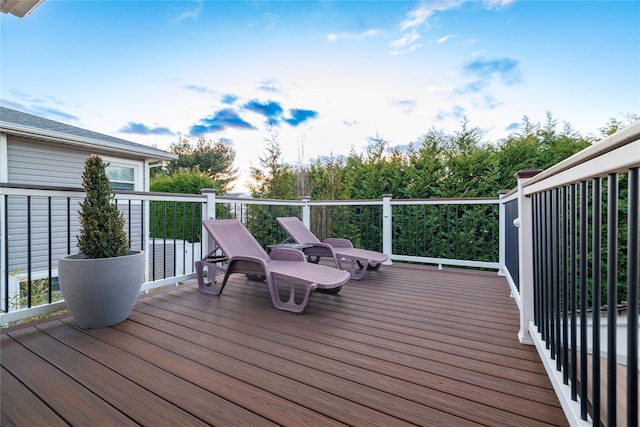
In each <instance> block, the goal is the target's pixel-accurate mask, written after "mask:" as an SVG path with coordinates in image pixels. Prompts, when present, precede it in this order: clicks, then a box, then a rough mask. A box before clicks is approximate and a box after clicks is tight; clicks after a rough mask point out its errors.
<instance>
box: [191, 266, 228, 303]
mask: <svg viewBox="0 0 640 427" xmlns="http://www.w3.org/2000/svg"><path fill="white" fill-rule="evenodd" d="M194 264H195V267H196V276H197V277H198V288H199V289H200V292H202V293H205V294H212V295H220V293H221V292H222V289H224V286H225V285H226V284H227V280H226V279H227V277H226V276H225V280H223V282H222V285H220V286H219V287H216V278H215V269H216V268H219V267H217V266H216V265H214V264H209V263H206V262H204V261H196V262H195V263H194ZM205 266H207V267H209V274H211V271H213V272H214V274H213V277H212V278H211V282H205V280H204V267H205Z"/></svg>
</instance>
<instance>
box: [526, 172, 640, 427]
mask: <svg viewBox="0 0 640 427" xmlns="http://www.w3.org/2000/svg"><path fill="white" fill-rule="evenodd" d="M638 188H639V183H638V168H631V169H630V170H629V171H628V173H622V174H619V173H610V174H609V175H608V177H607V179H606V181H604V180H603V179H601V178H600V177H594V178H593V179H591V180H583V181H581V182H579V183H571V184H569V185H566V186H562V187H560V188H553V189H550V190H546V191H542V192H539V193H536V194H534V195H533V196H532V209H533V215H532V216H533V227H534V229H533V240H534V242H533V244H534V260H533V262H534V295H535V318H534V322H535V325H536V326H537V330H538V332H539V333H540V334H541V336H542V339H543V340H544V341H545V343H546V348H547V349H548V350H549V351H550V354H551V358H552V359H554V360H555V361H556V369H557V370H558V371H562V372H563V381H564V384H566V385H568V386H570V387H571V397H572V399H573V400H576V401H577V400H578V398H579V399H580V416H581V418H582V419H583V420H587V419H588V417H591V418H592V419H593V420H594V424H599V423H600V422H602V423H603V424H604V425H608V426H614V425H618V422H619V420H620V419H626V425H629V426H636V425H637V420H638V415H637V412H638V391H637V390H638V364H637V360H638V306H639V302H638V286H639V285H638V264H639V259H638V228H639V226H638V217H639V216H640V206H639V203H638V193H639V190H638ZM621 316H624V318H625V320H626V336H623V337H619V336H618V331H617V327H618V323H619V322H618V321H619V319H620V317H621ZM603 321H606V329H604V328H603ZM618 339H625V340H626V342H627V349H626V350H627V355H626V360H619V359H618V357H617V354H618V345H617V340H618ZM604 362H606V368H604V369H603V368H601V365H602V363H604ZM620 365H626V374H625V376H626V378H624V379H618V378H617V375H618V372H619V370H620ZM620 380H623V382H626V384H627V387H626V396H622V397H623V398H624V399H625V400H626V405H625V406H626V414H624V417H619V416H618V415H619V414H617V411H618V405H617V403H616V400H617V393H618V390H619V388H618V385H619V383H620ZM604 396H606V399H605V397H604Z"/></svg>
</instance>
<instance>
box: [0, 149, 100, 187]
mask: <svg viewBox="0 0 640 427" xmlns="http://www.w3.org/2000/svg"><path fill="white" fill-rule="evenodd" d="M89 154H90V153H89V152H88V151H81V150H78V149H69V148H65V146H64V145H46V144H42V143H35V142H30V141H27V140H25V139H15V138H12V137H10V138H9V140H8V144H7V157H8V159H7V160H8V165H9V171H8V172H9V182H10V183H12V184H38V185H55V186H64V187H75V188H80V187H81V186H82V171H83V169H84V162H85V160H86V159H87V157H88V156H89Z"/></svg>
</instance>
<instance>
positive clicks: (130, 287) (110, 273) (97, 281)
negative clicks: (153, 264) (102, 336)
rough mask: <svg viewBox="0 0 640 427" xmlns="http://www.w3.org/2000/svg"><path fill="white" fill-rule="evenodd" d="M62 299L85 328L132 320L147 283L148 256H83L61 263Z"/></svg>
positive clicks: (59, 268) (131, 253)
mask: <svg viewBox="0 0 640 427" xmlns="http://www.w3.org/2000/svg"><path fill="white" fill-rule="evenodd" d="M58 281H59V283H60V290H61V291H62V296H63V297H64V300H65V302H66V304H67V307H68V308H69V311H70V312H71V314H72V315H73V318H74V319H75V320H76V322H77V323H78V326H80V327H81V328H102V327H105V326H111V325H115V324H116V323H120V322H122V321H123V320H125V319H126V318H127V317H129V314H130V313H131V310H132V309H133V306H134V305H135V303H136V300H137V298H138V294H139V293H140V286H141V285H142V282H143V281H144V252H141V251H131V252H129V253H128V254H127V255H124V256H121V257H114V258H97V259H88V258H85V257H84V255H82V254H76V255H69V256H66V257H64V258H62V259H60V260H59V261H58Z"/></svg>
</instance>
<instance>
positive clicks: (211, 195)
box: [200, 188, 216, 258]
mask: <svg viewBox="0 0 640 427" xmlns="http://www.w3.org/2000/svg"><path fill="white" fill-rule="evenodd" d="M200 192H201V193H202V194H204V195H205V196H207V201H206V202H205V205H204V209H202V220H205V219H216V190H215V188H203V189H202V190H200ZM200 227H201V229H200V236H202V238H201V240H202V254H201V255H202V257H203V258H204V257H206V256H207V254H208V253H209V247H213V245H214V242H213V239H212V238H211V236H209V233H207V230H206V229H205V228H204V226H203V225H201V226H200ZM204 236H207V238H206V239H205V238H204Z"/></svg>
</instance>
